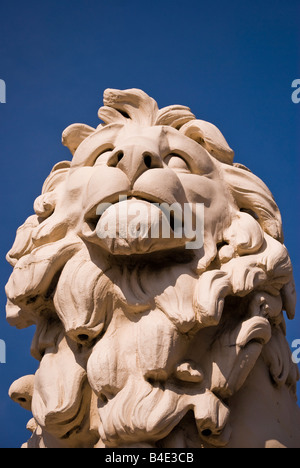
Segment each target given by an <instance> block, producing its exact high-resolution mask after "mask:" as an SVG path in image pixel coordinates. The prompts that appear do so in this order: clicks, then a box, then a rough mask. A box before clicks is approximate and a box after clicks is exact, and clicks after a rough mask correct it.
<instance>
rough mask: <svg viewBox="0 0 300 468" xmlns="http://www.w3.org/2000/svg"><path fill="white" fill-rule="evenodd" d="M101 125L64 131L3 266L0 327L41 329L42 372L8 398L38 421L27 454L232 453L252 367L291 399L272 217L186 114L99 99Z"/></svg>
mask: <svg viewBox="0 0 300 468" xmlns="http://www.w3.org/2000/svg"><path fill="white" fill-rule="evenodd" d="M99 117H100V119H101V120H102V123H101V124H100V125H99V126H98V127H97V128H92V127H90V126H87V125H84V124H73V125H71V126H69V127H68V128H67V129H66V130H65V131H64V132H63V136H62V141H63V144H64V145H65V146H67V147H68V148H69V149H70V151H71V153H72V155H73V157H72V161H71V162H69V161H63V162H60V163H58V164H56V165H55V166H54V168H53V169H52V171H51V173H50V175H49V177H48V178H47V179H46V181H45V183H44V186H43V189H42V194H41V196H40V197H38V198H37V200H36V201H35V204H34V210H35V214H34V215H33V216H31V217H29V218H28V219H27V220H26V222H25V223H24V224H23V225H22V226H21V227H20V228H19V229H18V231H17V236H16V240H15V243H14V245H13V247H12V249H11V250H10V252H9V253H8V255H7V259H8V261H9V262H10V263H11V264H12V266H13V267H14V270H13V272H12V275H11V277H10V279H9V281H8V284H7V286H6V293H7V297H8V303H7V319H8V321H9V323H10V324H12V325H15V326H17V327H27V326H29V325H32V324H35V325H36V333H35V337H34V340H33V344H32V349H31V352H32V354H33V356H34V357H35V358H37V359H38V360H39V361H40V365H39V368H38V370H37V372H36V374H35V376H32V377H26V379H25V380H26V385H25V387H26V389H27V390H26V392H27V393H26V392H25V393H26V396H25V397H24V390H22V388H23V387H24V381H23V380H22V379H21V380H20V381H17V382H15V383H14V384H13V385H12V388H11V390H10V394H11V396H12V397H13V398H14V399H15V400H16V401H19V402H21V403H22V404H23V406H24V404H25V406H27V407H31V409H32V412H33V416H34V420H33V423H32V425H31V426H30V427H31V428H32V431H33V436H32V438H31V439H30V441H29V442H28V444H27V445H28V446H47V447H57V446H59V447H60V446H62V447H94V446H99V447H122V446H125V447H134V446H139V447H157V446H158V447H164V446H166V447H167V446H174V447H176V446H183V445H180V444H186V445H184V446H193V447H202V446H205V447H206V446H207V447H219V446H226V445H227V444H228V442H229V440H230V434H231V424H230V421H229V419H230V418H229V417H230V399H231V398H232V396H234V395H235V394H236V392H237V391H238V390H239V389H240V388H242V386H243V384H244V383H245V382H246V380H247V378H248V376H249V373H250V372H251V370H252V369H253V368H254V366H255V364H256V363H257V361H258V359H261V358H263V360H264V362H265V365H266V366H267V368H268V371H269V373H270V375H271V376H272V381H273V384H274V385H275V386H282V385H284V386H287V387H288V388H289V389H290V390H291V391H292V392H293V393H295V387H296V381H297V378H298V373H297V367H296V366H295V365H294V364H293V363H292V360H291V356H290V352H289V349H288V345H287V342H286V340H285V325H284V316H283V311H284V310H285V311H286V313H287V316H288V318H293V315H294V308H295V293H294V283H293V274H292V266H291V262H290V259H289V255H288V252H287V250H286V248H285V246H284V245H283V235H282V227H281V217H280V213H279V210H278V207H277V205H276V203H275V201H274V199H273V197H272V194H271V193H270V191H269V190H268V188H267V187H266V185H265V184H264V183H263V182H262V181H261V180H260V179H259V178H258V177H256V176H255V175H254V174H253V173H252V172H251V171H250V170H249V169H247V168H246V167H245V166H243V165H241V164H237V163H233V157H234V153H233V151H232V150H231V148H230V147H229V146H228V144H227V142H226V140H225V139H224V137H223V135H222V134H221V132H220V131H219V130H218V129H217V128H216V127H215V126H214V125H212V124H210V123H208V122H206V121H203V120H198V119H196V117H195V116H194V115H193V114H192V112H191V111H190V109H189V108H187V107H184V106H179V105H175V106H169V107H165V108H163V109H159V108H158V106H157V103H156V102H155V101H154V100H153V99H152V98H150V97H149V96H148V95H147V94H145V93H144V92H142V91H140V90H137V89H130V90H125V91H119V90H112V89H108V90H106V91H105V92H104V106H103V107H101V108H100V110H99ZM199 206H201V207H202V210H201V216H202V218H201V220H200V224H199V225H197V220H199V219H198V218H197V207H199ZM99 207H100V208H99ZM163 207H164V208H166V210H165V209H163ZM168 207H169V209H168ZM185 207H189V210H190V211H189V212H188V211H185ZM188 213H189V214H188ZM179 215H180V216H179ZM132 216H133V219H134V221H135V231H134V232H132V230H130V229H127V227H128V226H129V225H130V223H131V224H132ZM178 218H180V219H179V221H178ZM192 219H193V220H194V225H193V222H191V220H192ZM176 223H177V224H176ZM195 223H196V224H195ZM163 224H164V226H166V225H167V226H168V227H169V231H168V232H169V235H168V236H166V235H163V232H162V226H163ZM192 225H193V227H192ZM111 226H113V228H114V229H113V231H114V235H113V236H111V235H109V233H111V231H110V229H111ZM153 226H155V228H156V230H155V233H156V234H155V235H151V234H153V232H152V231H151V229H152V228H153ZM150 228H151V229H150ZM199 230H201V233H202V234H201V236H202V242H200V243H199V242H198V243H197V242H196V241H195V236H197V233H198V231H199ZM178 232H180V235H178ZM28 379H29V381H30V382H31V383H30V385H29V386H30V388H31V391H30V392H28ZM20 395H23V396H21V397H20ZM28 395H29V396H28ZM20 398H21V400H20ZM179 440H180V441H179ZM178 441H179V442H178ZM178 444H179V445H178Z"/></svg>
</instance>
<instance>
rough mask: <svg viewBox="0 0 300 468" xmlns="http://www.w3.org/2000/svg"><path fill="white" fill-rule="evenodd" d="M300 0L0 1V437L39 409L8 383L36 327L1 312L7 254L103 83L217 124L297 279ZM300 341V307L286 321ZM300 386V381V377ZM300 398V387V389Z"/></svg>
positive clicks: (13, 440)
mask: <svg viewBox="0 0 300 468" xmlns="http://www.w3.org/2000/svg"><path fill="white" fill-rule="evenodd" d="M299 5H300V3H299V0H285V1H282V0H251V1H249V0H244V1H240V0H227V1H223V0H211V1H203V0H186V1H184V2H183V1H177V0H151V2H145V1H143V0H139V1H137V0H126V1H125V0H88V1H83V0H81V1H80V0H72V1H71V0H69V1H67V0H60V1H58V0H51V1H50V0H44V1H35V0H27V1H26V2H24V1H16V0H11V1H9V2H4V1H1V3H0V18H1V29H0V79H2V80H5V82H6V87H7V96H6V100H7V102H6V104H0V157H1V170H0V190H1V212H2V216H1V230H0V238H1V242H0V249H1V261H0V280H1V289H0V339H2V340H5V342H6V352H7V356H6V361H7V362H6V364H0V447H19V446H20V445H21V444H22V443H23V442H24V441H26V440H27V439H28V438H29V436H30V433H29V432H28V431H27V430H26V428H25V426H26V422H27V420H28V419H29V418H30V413H29V412H27V411H26V410H24V409H22V408H20V407H19V406H18V405H16V404H15V403H13V402H11V401H10V400H9V398H8V396H7V392H8V388H9V386H10V384H11V383H12V382H13V381H14V380H15V379H17V378H18V377H21V376H22V375H25V374H31V373H34V372H35V370H36V368H37V366H38V362H37V361H35V360H34V359H33V358H32V357H31V356H30V350H29V348H30V342H31V338H32V336H33V333H34V329H33V327H31V328H29V329H27V330H16V329H14V328H12V327H10V326H9V325H8V324H7V323H6V321H5V302H6V298H5V293H4V286H5V283H6V282H7V279H8V277H9V275H10V273H11V267H10V266H9V265H8V264H7V263H6V262H5V254H6V252H7V251H8V250H9V248H10V247H11V244H12V242H13V240H14V236H15V231H16V229H17V227H18V226H19V225H20V224H22V223H23V221H24V220H25V219H26V218H27V217H28V216H29V215H31V214H32V213H33V201H34V199H35V198H36V197H37V196H38V195H39V194H40V192H41V187H42V183H43V181H44V179H45V178H46V176H47V175H48V173H49V171H50V170H51V168H52V166H53V165H54V164H55V163H56V162H58V161H60V160H64V159H70V155H69V152H68V150H67V149H66V148H65V147H63V146H62V145H61V133H62V131H63V129H64V128H65V127H67V126H68V125H69V124H71V123H75V122H83V123H87V124H89V125H91V126H94V125H97V123H98V119H97V110H98V108H99V107H100V105H101V104H102V94H103V91H104V89H105V88H118V89H126V88H133V87H135V88H141V89H143V90H144V91H146V92H147V93H148V94H149V95H150V96H152V97H154V98H155V99H156V101H157V102H158V105H159V107H164V106H167V105H171V104H182V105H186V106H189V107H190V108H191V110H192V111H193V112H194V114H195V115H196V116H197V117H198V118H200V119H203V120H208V121H210V122H213V123H214V124H215V125H217V126H218V127H219V128H220V129H221V131H222V132H223V134H224V135H225V137H226V139H227V141H228V142H229V144H230V146H231V147H232V148H233V149H234V150H235V154H236V156H235V161H236V162H241V163H243V164H245V165H246V166H248V167H249V168H250V169H251V170H252V171H253V172H254V173H255V174H256V175H258V176H259V177H260V178H262V179H263V180H264V182H265V183H266V184H267V185H268V187H269V188H270V190H271V191H272V193H273V195H274V197H275V199H276V201H277V204H278V205H279V208H280V210H281V214H282V218H283V226H284V233H285V244H286V246H287V248H288V250H289V252H290V255H291V258H292V261H293V265H294V270H295V279H296V284H299V278H300V261H299V260H300V259H299V248H298V243H299V241H298V238H299V208H298V207H299V201H300V197H299V193H300V191H299V150H300V145H299V115H300V103H299V104H294V103H293V102H292V100H291V94H292V91H293V89H292V88H291V83H292V81H293V80H294V79H297V78H298V79H299V78H300V66H299V64H300V61H299V58H300V57H299V56H300V54H299V39H300V37H299V36H300V35H299V29H300V26H299V25H300V21H299V20H300V8H299ZM287 339H288V341H289V344H290V346H291V345H292V342H293V340H295V339H300V310H299V308H298V315H297V316H296V319H295V320H294V321H293V322H290V323H288V324H287ZM298 388H299V387H298ZM298 395H299V398H300V393H299V390H298Z"/></svg>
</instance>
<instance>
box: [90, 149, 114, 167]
mask: <svg viewBox="0 0 300 468" xmlns="http://www.w3.org/2000/svg"><path fill="white" fill-rule="evenodd" d="M112 151H113V148H106V149H104V150H102V151H101V152H100V153H99V154H98V156H97V157H96V159H95V162H94V166H99V165H100V164H101V165H102V164H106V162H107V160H108V158H109V156H110V155H111V153H112Z"/></svg>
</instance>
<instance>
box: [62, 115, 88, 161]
mask: <svg viewBox="0 0 300 468" xmlns="http://www.w3.org/2000/svg"><path fill="white" fill-rule="evenodd" d="M94 131H95V128H93V127H90V126H89V125H85V124H78V123H75V124H72V125H69V127H67V128H66V129H65V130H64V131H63V134H62V144H63V145H64V146H67V147H68V148H69V150H70V151H71V153H72V155H73V154H74V153H75V151H76V150H77V148H78V146H79V145H80V143H81V142H82V141H83V140H85V139H86V138H87V137H88V136H89V135H91V134H92V133H94Z"/></svg>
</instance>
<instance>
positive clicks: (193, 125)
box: [180, 120, 234, 164]
mask: <svg viewBox="0 0 300 468" xmlns="http://www.w3.org/2000/svg"><path fill="white" fill-rule="evenodd" d="M180 132H182V133H184V134H185V135H186V136H188V137H189V138H191V139H192V140H195V141H197V142H198V143H199V144H200V145H201V146H203V147H204V148H205V149H206V150H207V151H208V152H209V153H210V154H211V155H212V156H213V157H215V158H216V159H218V160H219V161H221V162H223V163H226V164H232V162H233V157H234V151H233V150H232V149H231V148H230V146H229V145H228V143H227V141H226V140H225V138H224V136H223V134H222V133H221V132H220V130H219V129H218V128H217V127H216V126H215V125H213V124H211V123H210V122H206V121H205V120H191V121H190V122H187V123H186V124H185V125H183V126H182V127H181V128H180Z"/></svg>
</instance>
